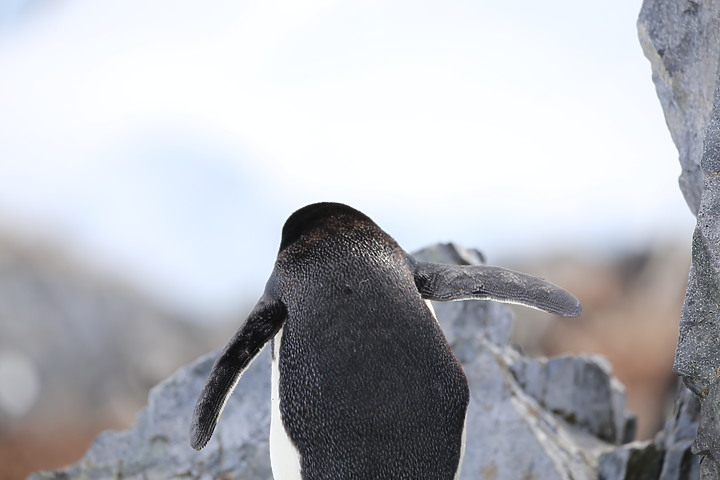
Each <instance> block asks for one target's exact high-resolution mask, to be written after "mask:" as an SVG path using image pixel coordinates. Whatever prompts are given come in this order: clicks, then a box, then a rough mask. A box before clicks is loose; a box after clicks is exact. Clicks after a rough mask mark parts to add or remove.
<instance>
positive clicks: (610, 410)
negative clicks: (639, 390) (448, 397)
mask: <svg viewBox="0 0 720 480" xmlns="http://www.w3.org/2000/svg"><path fill="white" fill-rule="evenodd" d="M416 256H417V257H418V258H420V259H424V260H428V259H432V260H434V261H442V260H445V261H446V262H448V263H450V262H456V261H458V259H459V258H460V259H461V261H466V262H468V263H470V262H473V263H476V262H477V261H479V260H480V259H481V257H480V256H477V253H476V252H473V251H465V250H462V249H460V248H459V247H456V246H453V245H443V246H438V247H436V248H430V249H426V250H423V251H422V252H419V253H417V254H416ZM462 259H464V260H462ZM434 308H435V310H436V312H437V316H438V320H439V322H440V323H441V325H442V327H443V329H444V331H445V332H446V333H447V337H448V340H449V341H450V343H451V346H452V347H453V350H454V351H455V353H456V355H457V357H458V359H459V360H460V361H461V363H462V364H463V368H464V369H465V373H466V375H467V377H468V381H469V384H470V390H471V402H470V406H469V409H468V417H467V439H466V450H465V457H464V461H463V466H462V474H461V478H462V479H467V480H471V479H472V480H476V479H478V478H480V479H496V480H503V479H507V480H515V479H518V478H538V479H540V478H543V479H544V478H548V479H550V478H552V479H567V480H570V479H575V480H582V479H588V480H590V479H595V478H597V459H598V457H599V455H600V454H601V453H602V452H605V451H608V450H610V449H611V448H612V445H611V444H610V443H608V442H607V441H606V440H604V439H602V438H598V436H597V435H600V436H602V437H604V438H605V439H610V440H612V441H617V440H619V439H621V438H623V437H624V436H625V435H626V432H627V430H628V415H627V414H626V412H625V411H624V396H623V392H622V388H620V387H619V386H618V384H617V383H616V381H615V380H613V379H612V377H611V375H610V371H609V367H608V365H607V364H606V363H605V362H604V361H602V360H601V359H599V358H597V357H581V358H580V359H572V358H565V359H559V360H530V359H527V358H524V357H522V355H521V354H520V353H518V352H517V351H516V350H515V349H513V348H512V347H511V346H510V345H509V343H508V339H509V336H510V327H511V323H512V314H511V312H510V310H509V309H508V307H506V306H504V305H501V304H498V303H494V302H482V301H473V302H453V303H434ZM215 355H216V354H212V355H208V356H206V357H203V358H201V359H200V360H198V361H197V362H195V363H194V364H192V365H190V366H188V367H185V368H183V369H181V370H180V371H178V372H177V373H176V374H175V375H174V376H173V377H171V378H170V379H168V380H167V381H165V382H163V383H161V384H160V385H158V386H157V387H155V388H154V389H153V390H152V393H151V395H150V399H149V403H148V406H147V408H146V409H145V410H144V411H143V412H142V413H141V414H140V415H139V416H138V419H137V422H136V424H135V426H134V427H133V429H132V430H129V431H126V432H112V433H105V434H103V435H101V436H100V437H99V438H98V439H97V440H96V442H95V443H94V444H93V446H92V447H91V448H90V450H89V451H88V453H87V455H86V456H85V458H83V459H82V460H81V461H80V462H79V463H77V464H75V465H73V466H71V467H69V468H67V469H65V470H62V471H56V472H41V473H38V474H35V475H34V476H33V477H31V479H32V480H39V479H43V478H45V479H46V478H56V479H60V478H68V477H71V478H83V479H100V478H108V477H110V478H117V477H119V476H122V478H131V479H138V480H139V479H141V478H143V479H144V478H149V479H152V478H177V477H181V478H184V479H210V478H242V479H244V480H256V479H257V480H260V479H263V480H265V479H269V478H271V471H270V466H269V465H270V464H269V455H268V436H269V406H270V396H269V395H270V394H269V377H270V373H269V358H268V352H267V349H266V351H265V352H263V353H262V354H261V356H260V357H259V358H258V359H256V360H255V361H254V362H253V364H252V366H251V367H250V369H249V370H248V371H247V372H246V373H245V375H243V377H242V379H241V380H240V383H239V384H238V387H237V389H236V391H235V393H234V394H233V395H232V396H231V398H230V401H229V402H228V404H227V406H226V408H225V410H224V413H223V417H222V418H221V420H220V422H219V424H218V428H217V430H216V432H215V435H214V436H213V438H212V439H211V440H210V442H209V443H208V445H207V446H206V447H205V449H203V450H201V451H200V452H195V451H193V450H192V449H191V448H190V446H189V440H188V428H189V421H190V416H191V412H192V408H193V406H194V403H195V400H196V398H197V395H198V394H199V392H200V389H201V387H202V385H203V382H204V381H205V379H206V377H207V374H208V372H209V369H210V367H211V364H212V361H213V359H214V356H215ZM531 370H532V371H535V370H537V371H545V372H546V373H545V374H543V375H539V376H538V377H537V378H532V379H530V378H529V376H530V374H531V372H530V371H531ZM513 372H515V374H513ZM555 372H557V373H558V374H554V373H555ZM562 372H568V373H569V374H570V375H572V377H570V378H568V377H565V376H564V375H560V374H559V373H562ZM581 372H591V375H588V378H587V379H584V378H583V379H582V382H581V383H580V385H574V381H575V380H577V379H578V375H580V374H581ZM516 375H517V376H518V377H519V378H522V379H524V380H523V382H518V380H516ZM523 384H524V386H525V388H523ZM580 390H584V391H580ZM539 392H543V393H542V394H540V395H539V394H538V393H539ZM553 394H554V395H555V396H553ZM595 395H597V398H599V399H600V401H597V402H595V401H589V400H590V399H593V398H595ZM564 396H567V397H568V398H566V399H565V398H563V397H564ZM543 402H549V403H550V404H551V405H553V406H558V407H560V408H562V409H563V410H562V411H561V412H560V413H561V415H555V414H553V413H552V412H551V411H549V410H547V409H545V408H543V405H542V403H543ZM583 406H586V407H587V409H583ZM572 415H574V416H575V418H576V420H575V421H574V422H569V421H568V420H570V418H569V417H570V416H572ZM592 417H595V418H592ZM577 419H581V421H577Z"/></svg>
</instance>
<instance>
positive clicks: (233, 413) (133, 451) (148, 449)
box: [29, 351, 272, 480]
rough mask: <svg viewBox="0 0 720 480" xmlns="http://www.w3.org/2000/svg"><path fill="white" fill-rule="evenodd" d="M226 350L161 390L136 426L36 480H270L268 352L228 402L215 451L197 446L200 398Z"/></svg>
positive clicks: (108, 435)
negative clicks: (193, 434) (193, 426)
mask: <svg viewBox="0 0 720 480" xmlns="http://www.w3.org/2000/svg"><path fill="white" fill-rule="evenodd" d="M218 353H219V352H215V353H212V354H209V355H205V356H203V357H201V358H199V359H198V360H196V361H195V362H194V363H192V364H190V365H189V366H186V367H184V368H182V369H180V370H179V371H178V372H177V373H175V375H173V376H171V377H170V378H169V379H167V380H165V381H164V382H162V383H160V384H158V385H157V386H155V387H154V388H153V389H152V390H151V391H150V395H149V398H148V405H147V407H145V409H144V410H143V411H142V412H141V413H140V414H139V416H138V417H137V420H136V422H135V425H134V427H133V428H132V429H130V430H126V431H121V432H115V431H107V432H103V433H102V434H100V435H99V436H98V437H97V438H96V440H95V442H94V443H93V444H92V446H91V447H90V449H89V450H88V452H87V453H86V455H85V456H84V457H83V458H82V460H80V461H79V462H78V463H76V464H74V465H72V466H70V467H68V468H66V469H63V470H58V471H53V472H39V473H36V474H33V475H31V476H30V477H29V478H30V480H41V479H58V480H60V479H67V478H73V479H83V480H101V479H103V480H104V479H108V478H123V479H129V480H150V479H158V480H160V479H171V478H183V479H198V480H199V479H215V478H243V479H247V480H270V479H272V472H271V469H270V455H269V450H268V434H269V425H270V356H269V353H268V351H265V352H262V353H261V354H260V356H259V357H258V358H257V359H256V360H255V361H254V362H253V363H252V365H251V366H250V367H249V368H248V370H247V371H246V372H245V374H244V375H243V376H242V378H241V379H240V382H239V384H238V386H237V389H238V393H239V394H236V395H232V396H231V397H230V399H229V400H228V403H227V405H226V407H225V410H224V411H223V414H222V421H221V422H220V423H219V424H218V427H217V429H216V430H215V434H214V435H213V438H212V439H211V441H210V443H209V444H208V447H207V448H205V449H203V450H201V451H199V452H196V451H195V450H193V449H192V448H191V447H190V442H189V431H190V418H191V414H192V410H193V408H194V406H195V400H196V399H197V396H198V395H199V393H200V390H201V389H202V386H203V384H204V382H205V379H206V378H207V376H208V374H209V373H210V368H211V367H212V364H213V362H214V361H215V357H216V356H217V354H218Z"/></svg>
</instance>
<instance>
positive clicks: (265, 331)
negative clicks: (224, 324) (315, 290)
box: [190, 294, 287, 450]
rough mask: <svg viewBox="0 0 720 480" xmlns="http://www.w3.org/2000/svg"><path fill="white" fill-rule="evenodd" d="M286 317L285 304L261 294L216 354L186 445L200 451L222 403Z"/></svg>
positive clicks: (198, 402)
mask: <svg viewBox="0 0 720 480" xmlns="http://www.w3.org/2000/svg"><path fill="white" fill-rule="evenodd" d="M286 316H287V309H286V308H285V305H284V304H283V303H282V302H281V301H280V300H278V299H276V298H273V297H271V296H269V295H267V294H266V295H263V296H262V297H261V298H260V300H259V301H258V303H257V305H255V308H253V310H252V312H250V315H249V316H248V318H247V320H246V321H245V323H244V324H243V326H241V327H240V329H238V331H237V333H236V334H235V336H234V337H233V338H232V340H230V342H228V344H227V345H226V346H225V349H224V350H223V351H222V352H221V353H220V355H219V356H218V358H217V360H215V364H214V365H213V367H212V370H211V371H210V376H209V377H208V379H207V382H205V386H204V387H203V390H202V393H201V394H200V397H199V398H198V401H197V403H196V404H195V410H194V411H193V416H192V423H191V424H190V445H191V446H192V447H193V448H194V449H195V450H200V449H201V448H203V447H204V446H205V445H206V444H207V442H208V440H210V437H211V436H212V434H213V431H214V430H215V425H217V421H218V418H220V414H222V411H223V408H224V407H225V403H227V400H228V398H229V397H230V395H231V394H232V392H233V390H234V389H235V386H236V385H237V383H238V381H239V380H240V375H242V373H243V372H244V371H245V369H246V368H247V367H248V366H249V365H250V362H251V361H252V359H253V358H255V356H256V355H257V354H258V353H259V352H260V350H261V349H262V347H263V346H264V345H265V344H266V343H267V342H268V341H269V340H270V339H272V338H273V337H274V336H275V334H276V333H277V332H278V330H280V328H281V327H282V325H283V322H284V321H285V318H286Z"/></svg>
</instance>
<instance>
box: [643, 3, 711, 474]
mask: <svg viewBox="0 0 720 480" xmlns="http://www.w3.org/2000/svg"><path fill="white" fill-rule="evenodd" d="M718 18H720V2H718V1H717V0H710V1H704V2H699V1H672V0H646V1H645V2H644V4H643V7H642V11H641V13H640V18H639V20H638V30H639V35H640V40H641V44H642V46H643V49H644V52H645V55H646V56H647V57H648V59H649V60H650V63H651V65H652V71H653V81H654V82H655V86H656V89H657V93H658V97H659V98H660V102H661V104H662V106H663V110H664V111H665V118H666V121H667V124H668V128H669V129H670V132H671V134H672V137H673V141H674V142H675V145H676V146H677V148H678V151H679V153H680V163H681V165H682V168H683V175H682V177H681V179H680V186H681V188H682V191H683V193H684V195H685V198H686V200H687V202H688V204H689V205H690V208H691V209H692V211H693V212H694V213H696V215H697V226H696V228H695V233H694V235H693V240H692V250H693V252H692V265H691V269H690V278H689V281H688V289H687V294H686V297H685V304H684V306H683V312H682V318H681V321H680V335H679V339H678V345H677V350H676V356H675V364H674V366H673V368H674V370H675V371H676V372H677V374H678V375H680V376H681V377H682V379H683V382H684V383H685V385H687V387H688V388H689V389H690V390H691V391H692V392H693V393H694V394H695V396H696V397H697V398H698V399H699V400H700V403H701V410H700V426H699V429H698V432H697V439H696V441H695V444H694V447H693V448H694V451H695V452H696V453H698V454H702V455H703V456H705V458H704V459H703V461H702V467H701V470H702V476H703V478H717V476H716V475H715V474H716V473H717V472H718V471H720V468H719V466H720V423H718V412H719V411H720V383H719V382H720V375H719V374H718V371H719V370H718V367H720V343H719V342H718V338H720V316H719V315H718V305H719V304H720V216H719V215H718V213H720V175H718V174H719V173H720V96H719V95H718V93H717V91H718V90H717V89H718V62H719V61H720V23H718V21H717V19H718Z"/></svg>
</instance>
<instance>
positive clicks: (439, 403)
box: [276, 236, 469, 480]
mask: <svg viewBox="0 0 720 480" xmlns="http://www.w3.org/2000/svg"><path fill="white" fill-rule="evenodd" d="M365 240H368V241H372V242H374V243H373V245H362V241H365ZM383 241H384V240H383V239H382V238H380V239H379V240H378V239H373V238H369V237H367V236H366V238H364V239H361V240H358V241H352V240H348V241H346V242H345V244H344V245H343V244H341V245H338V244H337V243H335V244H329V245H325V246H323V245H314V246H313V248H315V251H314V252H308V249H307V248H305V249H303V250H302V251H301V254H300V255H299V256H297V257H294V258H291V261H288V262H287V265H288V268H287V270H285V271H282V270H283V268H282V262H279V264H278V265H279V266H280V270H281V271H282V272H281V273H280V274H279V275H278V277H279V278H280V279H281V280H280V282H281V283H282V284H283V285H281V286H280V288H279V290H280V291H281V292H285V295H284V298H283V299H282V300H283V302H284V303H285V305H286V306H287V309H288V317H287V320H286V322H285V325H284V328H283V331H282V336H281V338H279V339H278V340H279V341H280V345H279V349H278V353H279V358H278V359H276V361H278V362H279V364H278V368H279V373H280V375H279V377H280V378H279V397H280V414H281V418H282V422H283V425H284V427H285V430H286V431H287V434H288V436H289V438H290V440H291V442H292V443H293V444H294V445H295V447H296V448H297V450H298V453H299V455H300V459H301V468H302V473H303V479H305V480H316V479H333V480H337V479H350V478H353V479H358V478H367V479H402V478H407V479H453V478H455V473H456V472H457V470H458V468H459V462H460V458H461V452H462V439H463V428H464V422H465V413H466V409H467V404H468V400H469V393H468V386H467V381H466V379H465V375H464V373H463V371H462V368H461V367H460V365H459V363H458V362H457V360H456V359H455V357H454V355H453V353H452V351H451V350H450V347H449V346H448V344H447V341H446V339H445V337H444V335H443V333H442V331H441V330H440V328H439V326H438V324H437V321H436V320H435V318H434V315H433V313H432V312H431V310H430V309H429V308H428V306H427V305H426V304H425V302H424V301H423V300H422V298H421V297H420V294H419V293H418V291H417V288H416V287H415V284H414V280H413V275H412V271H411V269H410V267H409V265H408V264H407V256H406V254H405V253H404V251H402V249H400V248H399V247H397V246H396V245H394V241H387V242H386V243H385V244H382V242H383ZM378 242H380V244H378ZM289 253H292V252H289Z"/></svg>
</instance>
